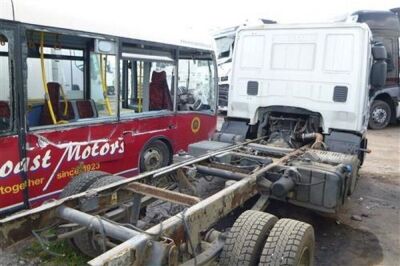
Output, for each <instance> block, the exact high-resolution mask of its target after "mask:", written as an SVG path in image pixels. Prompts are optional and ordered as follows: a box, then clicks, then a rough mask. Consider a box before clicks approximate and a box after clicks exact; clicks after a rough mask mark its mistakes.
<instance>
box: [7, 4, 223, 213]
mask: <svg viewBox="0 0 400 266" xmlns="http://www.w3.org/2000/svg"><path fill="white" fill-rule="evenodd" d="M21 5H22V4H21V3H19V5H18V4H17V5H16V6H15V10H13V7H12V6H7V5H5V8H3V6H2V8H1V9H2V10H1V11H0V79H1V83H0V85H1V87H0V147H1V148H0V215H1V216H4V215H6V214H9V213H13V212H15V211H17V210H20V209H24V208H29V207H34V206H38V205H39V204H41V203H42V202H44V201H46V200H49V199H52V198H57V197H58V196H59V194H60V193H61V192H62V190H63V188H64V187H65V186H66V185H67V184H68V183H69V182H70V180H71V179H72V178H74V177H76V176H78V175H79V174H81V173H83V172H92V171H106V172H108V173H113V174H118V175H121V176H125V177H131V176H134V175H136V174H138V173H140V172H145V171H149V170H154V169H157V168H160V167H163V166H166V165H168V164H169V163H170V162H172V155H173V154H175V153H177V152H179V151H180V150H186V149H187V147H188V144H190V143H192V142H196V141H200V140H203V139H207V138H209V137H210V136H211V134H212V133H214V131H215V127H216V94H217V91H216V87H217V79H216V60H215V56H214V52H213V50H212V44H211V41H210V43H209V44H207V43H205V42H202V41H203V40H202V41H197V40H194V41H193V40H190V41H187V40H170V41H164V40H163V41H157V40H159V39H158V38H153V39H152V38H147V37H146V38H142V37H141V35H140V36H138V35H135V33H134V32H133V29H132V27H128V26H129V25H117V24H118V22H117V21H112V26H111V27H107V26H110V25H111V24H108V25H103V24H107V23H106V22H104V21H101V20H99V22H98V21H97V20H94V21H91V22H90V23H89V22H88V21H87V20H85V19H82V20H81V21H79V20H75V19H74V21H73V23H72V22H71V21H72V20H71V19H70V18H67V17H65V18H60V17H57V16H50V15H49V16H45V17H43V16H40V14H41V13H40V12H41V11H42V10H41V9H40V8H41V7H36V8H32V9H31V8H26V7H25V8H23V7H21ZM20 7H21V8H20ZM35 12H36V13H35ZM43 12H44V11H43ZM74 12H75V11H74ZM35 14H36V15H35ZM71 14H72V13H71ZM53 15H54V14H53ZM75 15H76V14H75ZM76 17H77V15H76ZM81 17H83V16H81ZM97 23H99V24H97ZM101 23H103V24H101ZM78 26H79V27H78ZM96 173H98V172H96Z"/></svg>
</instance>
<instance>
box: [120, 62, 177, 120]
mask: <svg viewBox="0 0 400 266" xmlns="http://www.w3.org/2000/svg"><path fill="white" fill-rule="evenodd" d="M174 69H175V66H174V65H173V63H172V62H151V61H137V60H124V61H123V63H122V73H123V74H122V79H123V82H122V84H123V85H122V96H121V101H122V103H121V105H122V108H121V115H122V116H124V115H128V114H132V113H143V112H148V111H161V110H170V111H172V110H173V97H172V95H173V88H174V85H173V73H174Z"/></svg>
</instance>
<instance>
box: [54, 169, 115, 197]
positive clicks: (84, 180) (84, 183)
mask: <svg viewBox="0 0 400 266" xmlns="http://www.w3.org/2000/svg"><path fill="white" fill-rule="evenodd" d="M107 175H109V174H108V173H106V172H102V171H92V172H84V173H81V174H80V175H78V176H76V177H74V178H73V179H72V180H71V181H70V182H69V183H68V184H67V185H66V186H65V187H64V189H63V191H62V192H61V194H60V198H66V197H69V196H72V195H75V194H79V193H81V192H84V191H86V190H87V189H88V188H89V187H90V186H91V185H92V184H93V183H94V182H96V181H97V180H99V179H100V178H102V177H104V176H107Z"/></svg>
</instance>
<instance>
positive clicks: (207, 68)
mask: <svg viewBox="0 0 400 266" xmlns="http://www.w3.org/2000/svg"><path fill="white" fill-rule="evenodd" d="M178 78H179V81H178V92H177V94H178V110H180V111H189V110H195V111H210V112H214V111H215V108H214V106H215V96H216V95H215V94H216V92H215V84H214V68H213V62H212V61H211V60H193V59H180V60H179V77H178Z"/></svg>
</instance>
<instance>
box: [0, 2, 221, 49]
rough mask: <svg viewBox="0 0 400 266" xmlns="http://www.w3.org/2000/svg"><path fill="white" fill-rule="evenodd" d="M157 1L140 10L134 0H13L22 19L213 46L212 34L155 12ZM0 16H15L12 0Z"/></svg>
mask: <svg viewBox="0 0 400 266" xmlns="http://www.w3.org/2000/svg"><path fill="white" fill-rule="evenodd" d="M123 3H125V4H123ZM113 4H114V5H113ZM154 5H155V6H154V9H153V10H151V9H148V10H140V9H139V8H135V1H125V2H123V1H105V0H104V1H103V0H96V1H87V0H86V1H85V0H68V1H56V0H14V12H15V20H16V21H19V22H23V23H29V24H36V25H44V26H51V27H58V28H64V29H71V30H79V31H85V32H92V33H101V34H105V35H112V36H118V37H126V38H131V39H139V40H146V41H152V42H160V43H167V44H173V45H179V46H186V47H192V48H200V49H206V50H212V49H213V40H212V37H211V36H209V35H208V34H206V33H205V32H202V33H199V32H194V31H193V30H188V29H185V27H186V25H185V21H182V25H181V27H177V26H176V25H172V24H171V23H169V21H168V20H165V19H162V18H160V17H159V16H157V13H154V10H156V9H157V7H156V3H154ZM158 12H159V10H158ZM165 12H167V10H165ZM171 16H172V15H171ZM0 19H6V20H12V19H13V11H12V4H11V0H0Z"/></svg>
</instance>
